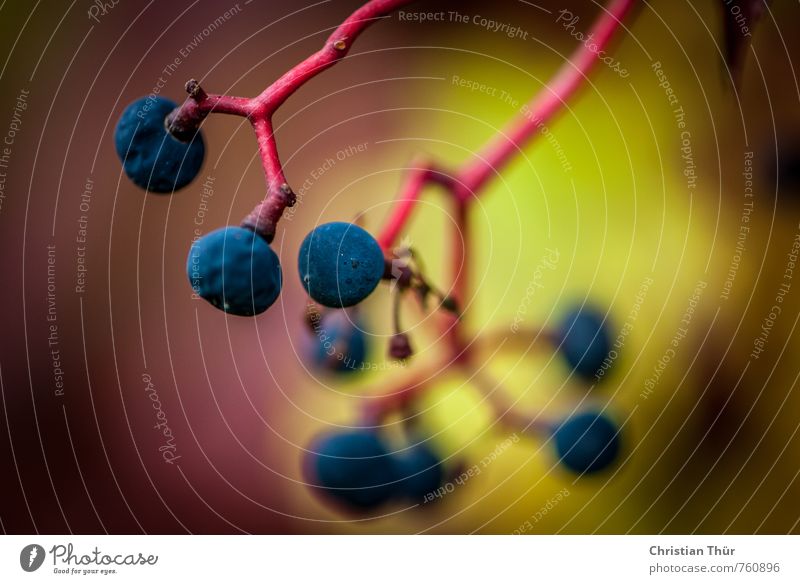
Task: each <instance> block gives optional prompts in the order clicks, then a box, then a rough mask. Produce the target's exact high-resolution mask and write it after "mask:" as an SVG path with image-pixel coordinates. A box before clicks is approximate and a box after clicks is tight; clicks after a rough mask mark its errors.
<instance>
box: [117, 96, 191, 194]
mask: <svg viewBox="0 0 800 584" xmlns="http://www.w3.org/2000/svg"><path fill="white" fill-rule="evenodd" d="M176 107H177V104H176V103H175V102H173V101H172V100H169V99H166V98H163V97H143V98H140V99H137V100H136V101H134V102H133V103H132V104H130V105H129V106H128V107H127V108H125V111H124V112H122V116H121V117H120V118H119V121H118V122H117V129H116V131H115V132H114V143H115V145H116V147H117V156H119V159H120V160H121V161H122V167H123V168H124V169H125V174H127V175H128V177H129V178H130V179H131V180H132V181H133V182H134V183H136V184H137V185H138V186H140V187H142V188H143V189H147V190H149V191H152V192H154V193H171V192H172V191H177V190H178V189H180V188H183V187H185V186H186V185H187V184H189V183H190V182H191V181H192V179H194V177H195V176H197V173H198V172H200V167H201V166H202V164H203V158H204V157H205V151H206V148H205V145H204V143H203V136H202V134H200V132H198V133H197V134H196V135H195V136H194V138H193V139H192V140H191V141H189V142H181V141H180V140H178V139H177V138H175V137H174V136H172V134H170V133H169V132H168V131H167V128H166V126H165V125H164V124H165V119H166V117H167V115H168V114H169V113H170V112H171V111H172V110H174V109H175V108H176Z"/></svg>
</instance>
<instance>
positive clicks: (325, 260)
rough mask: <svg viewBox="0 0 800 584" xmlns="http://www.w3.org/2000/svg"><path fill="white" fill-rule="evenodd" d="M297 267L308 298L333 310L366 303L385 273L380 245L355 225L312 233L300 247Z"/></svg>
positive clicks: (322, 227) (335, 225)
mask: <svg viewBox="0 0 800 584" xmlns="http://www.w3.org/2000/svg"><path fill="white" fill-rule="evenodd" d="M298 264H299V268H300V279H301V281H302V282H303V287H304V288H305V289H306V292H308V295H309V296H311V298H313V299H314V300H316V301H317V302H319V303H320V304H322V305H323V306H329V307H331V308H342V307H345V306H353V305H354V304H358V303H359V302H361V301H362V300H364V298H366V297H367V296H369V295H370V293H372V291H373V290H374V289H375V287H376V286H377V285H378V282H380V280H381V277H382V276H383V272H384V260H383V252H382V251H381V248H380V246H379V245H378V242H377V241H375V239H374V238H373V237H372V236H371V235H370V234H369V233H367V232H366V231H364V230H363V229H362V228H361V227H359V226H357V225H353V224H352V223H339V222H337V223H326V224H325V225H320V226H319V227H316V228H315V229H313V230H312V231H311V233H309V234H308V235H307V236H306V238H305V239H304V240H303V243H302V245H301V246H300V257H299V261H298Z"/></svg>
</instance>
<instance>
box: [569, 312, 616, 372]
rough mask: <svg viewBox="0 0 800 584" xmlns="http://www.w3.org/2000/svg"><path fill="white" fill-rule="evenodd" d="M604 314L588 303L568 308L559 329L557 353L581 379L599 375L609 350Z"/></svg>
mask: <svg viewBox="0 0 800 584" xmlns="http://www.w3.org/2000/svg"><path fill="white" fill-rule="evenodd" d="M604 318H605V315H604V314H603V313H602V312H600V311H598V310H597V309H595V308H592V307H591V306H583V307H577V308H575V309H573V310H571V311H569V312H568V313H567V315H566V317H565V318H564V320H563V321H562V325H561V328H560V329H559V333H558V335H559V342H560V344H561V346H560V351H561V354H562V355H563V356H564V358H565V359H566V361H567V363H568V364H569V366H570V368H571V369H572V371H574V372H575V373H577V374H578V375H580V376H581V377H583V378H585V379H592V378H594V377H595V376H596V375H598V374H599V371H600V370H601V369H602V367H603V361H605V359H606V358H607V357H608V355H609V353H610V352H611V337H610V335H609V330H608V323H607V322H606V323H604V322H603V320H604Z"/></svg>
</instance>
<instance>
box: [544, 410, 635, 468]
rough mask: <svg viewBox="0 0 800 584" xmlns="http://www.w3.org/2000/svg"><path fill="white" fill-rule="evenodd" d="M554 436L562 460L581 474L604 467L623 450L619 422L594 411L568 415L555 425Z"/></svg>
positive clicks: (565, 464)
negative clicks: (617, 423) (569, 416)
mask: <svg viewBox="0 0 800 584" xmlns="http://www.w3.org/2000/svg"><path fill="white" fill-rule="evenodd" d="M553 438H554V439H555V443H556V450H557V452H558V456H559V458H560V460H561V463H562V464H563V465H564V466H566V467H567V468H568V469H570V470H571V471H573V472H576V473H579V474H583V473H594V472H597V471H600V470H603V469H604V468H606V467H607V466H609V465H610V464H612V463H613V462H614V460H616V458H617V455H618V454H619V450H620V440H619V429H618V428H617V426H616V424H614V422H612V421H611V420H609V419H608V418H607V417H606V416H604V415H603V414H600V413H595V412H586V413H582V414H577V415H575V416H573V417H571V418H568V419H567V420H565V421H564V422H563V423H562V424H561V426H559V427H558V428H556V430H555V432H554V434H553Z"/></svg>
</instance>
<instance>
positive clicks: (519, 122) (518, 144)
mask: <svg viewBox="0 0 800 584" xmlns="http://www.w3.org/2000/svg"><path fill="white" fill-rule="evenodd" d="M636 1H637V0H611V2H610V3H609V5H608V8H605V9H603V12H602V14H601V15H600V17H599V18H598V19H597V21H596V22H595V24H594V26H593V27H592V30H591V31H590V33H589V34H588V35H587V38H588V37H592V40H593V44H594V45H596V46H595V47H594V49H593V50H592V49H589V48H588V47H587V46H586V44H585V43H582V44H581V45H580V46H579V47H578V48H577V49H576V50H575V52H574V53H573V55H572V58H571V59H570V61H568V62H567V63H564V65H562V66H561V68H560V69H559V71H558V73H556V76H555V77H554V78H553V79H552V81H550V83H548V84H547V86H545V88H544V89H543V90H542V91H541V92H539V93H538V94H537V95H536V96H535V97H534V98H533V99H532V100H531V101H530V103H529V105H528V108H527V109H526V112H530V113H529V114H527V115H525V114H520V115H519V116H517V118H516V119H514V120H513V121H512V122H511V123H510V124H509V125H508V127H507V129H506V131H505V132H502V133H501V134H498V135H497V136H495V137H494V139H493V140H492V141H490V142H489V144H487V145H486V146H485V147H484V148H483V150H482V151H481V152H480V153H478V154H477V155H476V156H474V157H473V159H472V161H471V162H470V163H469V164H467V165H466V166H464V167H463V168H462V170H461V172H460V173H459V179H460V180H459V181H458V182H461V184H462V189H463V191H462V192H464V193H466V196H477V191H479V190H480V189H481V187H483V185H484V184H486V183H487V182H488V181H489V179H490V178H491V177H492V175H494V174H495V173H497V171H498V169H499V168H500V167H501V166H503V165H504V164H505V163H507V162H508V161H509V160H510V159H511V158H512V157H513V156H514V155H516V153H517V152H518V151H519V149H520V148H522V145H523V144H525V142H527V141H528V140H530V139H531V138H532V137H533V136H535V135H537V134H536V133H537V131H538V130H539V129H540V128H542V127H543V126H544V125H545V124H547V123H548V122H549V121H550V120H551V119H552V118H553V117H554V116H555V115H556V114H558V113H560V112H561V111H563V106H564V104H565V103H566V102H567V100H569V98H570V97H572V96H573V94H575V92H576V91H577V90H578V89H579V88H580V87H581V86H582V85H583V83H584V82H585V81H586V79H587V78H588V76H589V73H590V71H591V70H592V68H593V67H594V66H595V65H596V64H597V62H598V61H599V54H600V53H601V52H604V51H605V50H606V49H607V48H608V45H609V43H610V42H611V39H612V37H613V36H614V32H616V31H617V30H618V29H619V27H620V25H621V24H622V20H623V19H624V18H625V16H626V14H627V13H628V12H629V11H630V9H631V8H632V7H633V5H634V4H635V3H636Z"/></svg>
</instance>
